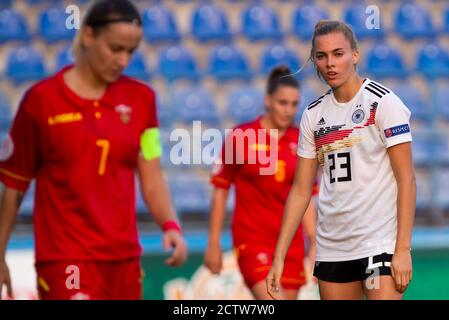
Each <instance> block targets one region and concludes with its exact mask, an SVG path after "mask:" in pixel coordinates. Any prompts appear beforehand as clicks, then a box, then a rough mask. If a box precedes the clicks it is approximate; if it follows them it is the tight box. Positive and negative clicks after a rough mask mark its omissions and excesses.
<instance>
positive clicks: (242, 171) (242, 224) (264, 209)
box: [211, 118, 304, 248]
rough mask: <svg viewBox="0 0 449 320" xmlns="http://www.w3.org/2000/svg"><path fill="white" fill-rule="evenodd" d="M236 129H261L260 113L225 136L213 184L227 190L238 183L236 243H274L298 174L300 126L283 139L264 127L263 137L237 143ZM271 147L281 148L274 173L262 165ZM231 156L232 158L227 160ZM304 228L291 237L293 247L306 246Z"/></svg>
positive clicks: (236, 245) (235, 209) (246, 131)
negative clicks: (271, 134)
mask: <svg viewBox="0 0 449 320" xmlns="http://www.w3.org/2000/svg"><path fill="white" fill-rule="evenodd" d="M237 129H241V130H242V131H241V132H244V133H248V130H252V131H254V132H257V131H258V130H261V129H262V127H261V125H260V118H258V119H257V120H255V121H253V122H249V123H245V124H242V125H240V126H238V127H236V128H234V130H233V132H232V134H230V135H229V136H228V137H227V138H226V141H225V143H224V145H223V148H222V152H221V163H218V164H216V165H215V167H214V169H213V172H212V176H211V183H212V184H213V185H214V186H215V187H218V188H224V189H229V187H230V186H231V184H234V185H235V208H234V214H233V217H232V234H233V241H234V246H235V247H238V246H240V245H242V244H245V243H247V242H251V243H256V244H258V245H260V246H267V245H268V246H269V247H273V248H274V246H275V245H276V243H277V240H278V236H279V232H280V229H281V224H282V217H283V213H284V206H285V203H286V201H287V197H288V194H289V192H290V188H291V185H292V183H293V180H294V177H295V171H296V161H297V155H296V152H297V146H298V137H299V129H298V128H295V127H290V128H288V129H287V131H286V132H285V134H284V135H283V136H282V137H281V138H280V139H279V140H277V139H276V138H274V137H271V136H270V135H269V134H268V131H266V132H265V137H263V138H261V137H262V135H257V134H256V135H255V136H256V138H255V140H254V139H251V138H249V139H244V140H243V141H244V143H243V144H242V143H241V142H242V140H241V139H240V142H238V141H239V138H237V134H236V132H237V131H236V130H237ZM249 136H250V135H248V137H249ZM270 139H274V140H275V141H273V140H271V141H272V142H271V143H270ZM231 142H232V143H231ZM270 144H271V147H272V146H273V145H274V146H275V149H276V150H270ZM242 146H243V147H242ZM269 152H277V163H276V164H274V166H275V170H274V171H275V173H274V174H269V175H265V174H261V171H260V170H261V168H267V167H269V166H270V164H267V162H266V160H267V159H266V158H267V156H265V157H264V155H269ZM228 153H232V156H229V155H228V156H227V155H226V154H228ZM261 154H262V156H261ZM227 158H228V159H227ZM230 159H232V162H233V163H229V162H230ZM242 160H243V161H242ZM261 160H262V161H261ZM242 162H243V163H242ZM271 165H273V164H271ZM272 172H273V171H272ZM301 229H302V228H301V227H299V228H298V231H297V233H296V235H295V237H294V239H293V241H292V246H293V247H297V246H299V247H300V248H303V241H304V239H303V235H302V230H301Z"/></svg>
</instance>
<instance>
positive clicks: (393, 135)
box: [298, 79, 412, 261]
mask: <svg viewBox="0 0 449 320" xmlns="http://www.w3.org/2000/svg"><path fill="white" fill-rule="evenodd" d="M409 121H410V111H409V110H408V109H407V107H406V106H405V105H404V104H403V102H402V101H401V100H400V99H399V98H398V97H397V96H396V95H395V94H394V93H393V92H392V91H391V90H390V89H388V88H385V87H384V86H383V85H380V84H378V83H376V82H374V81H371V80H369V79H365V80H364V82H363V85H362V86H361V88H360V90H359V91H358V92H357V94H356V95H355V96H354V97H353V98H352V99H351V101H349V102H346V103H339V102H337V100H336V99H335V97H334V95H333V93H332V90H329V91H327V92H326V94H324V95H323V96H321V97H320V98H318V99H317V100H315V101H314V102H312V103H311V104H309V106H308V107H307V109H306V110H305V111H304V113H303V115H302V118H301V132H300V138H299V144H298V155H299V156H300V157H303V158H309V159H315V158H318V162H319V164H320V169H321V170H322V175H321V182H320V192H319V197H318V217H317V238H316V261H347V260H355V259H361V258H366V257H370V256H373V255H377V254H381V253H383V252H388V253H393V252H394V248H395V244H396V234H397V225H396V224H397V208H396V201H397V186H396V179H395V177H394V174H393V170H392V168H391V164H390V159H389V156H388V153H387V148H389V147H391V146H394V145H396V144H400V143H404V142H409V141H412V136H411V133H410V123H409Z"/></svg>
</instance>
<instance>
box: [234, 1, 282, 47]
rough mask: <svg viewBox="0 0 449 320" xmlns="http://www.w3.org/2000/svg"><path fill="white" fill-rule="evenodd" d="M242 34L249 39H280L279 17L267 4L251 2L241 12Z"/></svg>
mask: <svg viewBox="0 0 449 320" xmlns="http://www.w3.org/2000/svg"><path fill="white" fill-rule="evenodd" d="M242 34H243V35H244V36H245V37H247V38H248V39H249V40H250V41H259V40H280V39H281V38H282V31H281V27H280V24H279V17H278V16H277V14H276V12H275V11H274V10H273V9H272V8H271V7H269V6H266V5H262V4H252V5H250V6H249V7H248V8H247V9H246V10H245V11H244V12H243V14H242Z"/></svg>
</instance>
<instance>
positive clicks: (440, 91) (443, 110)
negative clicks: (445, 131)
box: [435, 83, 449, 121]
mask: <svg viewBox="0 0 449 320" xmlns="http://www.w3.org/2000/svg"><path fill="white" fill-rule="evenodd" d="M448 92H449V84H448V83H441V84H437V86H436V94H435V98H436V99H435V100H436V107H437V108H438V109H437V112H438V114H441V115H442V116H443V117H444V118H445V119H446V121H449V94H448Z"/></svg>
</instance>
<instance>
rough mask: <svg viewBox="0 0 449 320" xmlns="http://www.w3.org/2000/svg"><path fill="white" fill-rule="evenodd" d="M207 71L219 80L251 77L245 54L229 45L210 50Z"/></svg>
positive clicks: (247, 78)
mask: <svg viewBox="0 0 449 320" xmlns="http://www.w3.org/2000/svg"><path fill="white" fill-rule="evenodd" d="M209 73H210V74H211V75H212V76H214V77H215V78H217V79H218V80H221V81H226V80H249V79H250V78H251V77H252V74H251V71H250V70H249V67H248V60H247V58H246V56H245V55H244V54H243V52H242V51H240V50H239V49H237V48H236V47H234V46H229V45H222V46H219V47H216V48H215V49H213V50H212V52H211V53H210V55H209Z"/></svg>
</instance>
